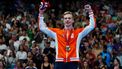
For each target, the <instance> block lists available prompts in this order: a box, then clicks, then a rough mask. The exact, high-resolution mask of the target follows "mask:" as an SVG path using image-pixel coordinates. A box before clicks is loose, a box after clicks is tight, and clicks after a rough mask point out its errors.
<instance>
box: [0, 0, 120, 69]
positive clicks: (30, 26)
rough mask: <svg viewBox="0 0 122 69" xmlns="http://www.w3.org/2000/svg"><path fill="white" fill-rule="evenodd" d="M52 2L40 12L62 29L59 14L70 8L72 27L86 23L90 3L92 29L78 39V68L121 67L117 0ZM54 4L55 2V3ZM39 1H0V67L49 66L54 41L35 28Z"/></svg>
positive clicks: (51, 65) (46, 68)
mask: <svg viewBox="0 0 122 69" xmlns="http://www.w3.org/2000/svg"><path fill="white" fill-rule="evenodd" d="M64 2H65V1H56V2H55V0H53V1H52V2H51V3H50V4H51V7H50V8H48V9H47V11H46V13H45V14H44V17H45V23H46V24H47V25H48V27H58V28H63V24H62V15H61V14H62V13H63V12H64V11H66V10H69V11H72V12H73V13H74V16H75V24H74V27H75V28H80V27H85V26H86V25H88V24H89V17H88V14H87V13H85V10H84V5H85V4H86V3H89V4H91V6H92V8H93V11H94V16H95V18H96V28H95V29H94V30H93V31H92V32H90V34H89V35H87V36H86V37H85V38H84V39H83V40H82V41H81V44H80V45H81V46H80V47H81V48H80V53H79V54H80V57H81V61H80V63H79V69H122V7H121V6H122V5H121V4H120V3H119V1H118V0H117V1H113V2H111V1H109V0H107V1H106V0H100V1H97V0H96V1H95V0H94V1H90V2H86V1H85V0H83V1H69V0H68V1H67V2H65V3H64ZM55 3H56V4H55ZM39 4H40V3H39V1H38V0H37V1H34V0H29V1H27V0H12V1H11V2H10V3H6V2H5V1H3V0H1V2H0V69H31V68H33V69H53V68H54V62H55V41H54V40H53V39H52V38H50V37H48V36H47V35H45V34H44V33H43V32H41V31H40V30H39V28H38V7H39Z"/></svg>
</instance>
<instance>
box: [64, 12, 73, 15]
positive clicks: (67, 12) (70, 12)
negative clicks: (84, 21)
mask: <svg viewBox="0 0 122 69" xmlns="http://www.w3.org/2000/svg"><path fill="white" fill-rule="evenodd" d="M66 14H71V15H72V16H73V13H72V12H71V11H66V12H64V14H63V16H64V15H66Z"/></svg>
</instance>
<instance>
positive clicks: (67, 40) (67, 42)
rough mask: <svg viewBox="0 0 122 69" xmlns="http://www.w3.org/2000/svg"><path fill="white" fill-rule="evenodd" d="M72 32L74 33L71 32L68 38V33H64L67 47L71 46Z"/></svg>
mask: <svg viewBox="0 0 122 69" xmlns="http://www.w3.org/2000/svg"><path fill="white" fill-rule="evenodd" d="M72 32H73V30H70V32H69V35H68V38H67V34H68V31H67V30H65V32H64V38H65V41H66V46H69V42H70V39H71V34H72Z"/></svg>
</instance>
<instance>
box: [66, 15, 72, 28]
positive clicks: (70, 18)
mask: <svg viewBox="0 0 122 69" xmlns="http://www.w3.org/2000/svg"><path fill="white" fill-rule="evenodd" d="M73 23H74V19H73V16H72V15H71V14H66V15H64V26H66V27H70V26H72V24H73Z"/></svg>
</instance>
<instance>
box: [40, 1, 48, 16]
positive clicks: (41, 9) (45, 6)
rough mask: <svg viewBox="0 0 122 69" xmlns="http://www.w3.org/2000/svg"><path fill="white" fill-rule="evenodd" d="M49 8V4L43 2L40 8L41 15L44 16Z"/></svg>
mask: <svg viewBox="0 0 122 69" xmlns="http://www.w3.org/2000/svg"><path fill="white" fill-rule="evenodd" d="M47 7H48V3H47V2H41V5H40V6H39V15H40V16H41V15H43V13H44V11H45V10H46V8H47Z"/></svg>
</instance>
